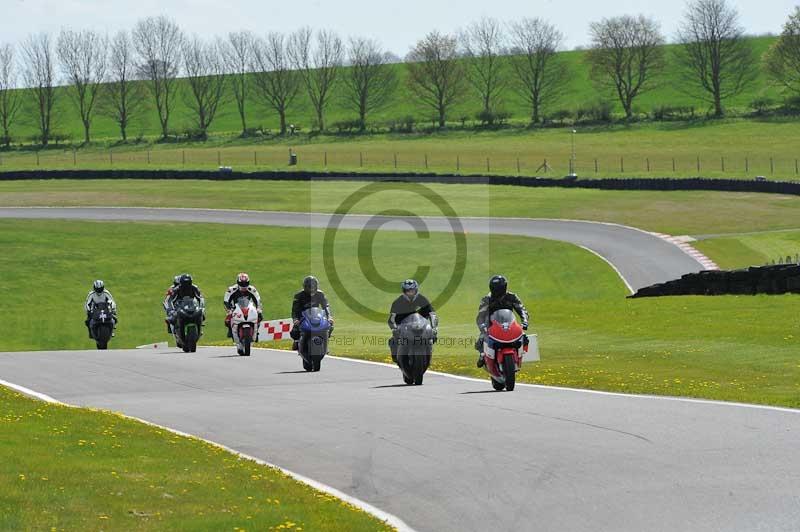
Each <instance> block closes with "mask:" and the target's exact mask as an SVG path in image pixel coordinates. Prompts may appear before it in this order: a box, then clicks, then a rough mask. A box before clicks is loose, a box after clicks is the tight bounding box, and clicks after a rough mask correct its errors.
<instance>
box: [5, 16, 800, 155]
mask: <svg viewBox="0 0 800 532" xmlns="http://www.w3.org/2000/svg"><path fill="white" fill-rule="evenodd" d="M589 36H590V43H591V44H590V47H589V49H588V51H587V52H586V55H585V62H586V66H587V68H588V69H589V74H590V79H591V80H592V82H593V84H594V85H595V87H596V88H597V90H598V91H600V92H602V93H604V94H608V95H611V96H613V97H614V98H615V99H617V100H618V101H619V104H620V106H621V107H622V109H623V110H624V112H625V116H626V118H631V117H632V116H633V114H634V110H633V109H634V102H635V101H636V99H637V98H638V97H639V96H641V95H642V94H644V93H646V92H647V91H650V90H653V89H654V88H656V87H658V86H660V85H661V84H664V83H666V82H667V80H666V79H664V78H665V76H664V74H665V72H666V67H667V65H668V64H669V63H670V62H672V63H673V64H674V65H675V66H677V67H678V70H679V72H680V79H679V80H678V87H679V88H680V90H682V91H684V92H687V93H689V94H691V95H693V96H694V97H697V98H699V99H700V100H702V101H704V102H707V103H708V104H709V106H710V107H711V108H712V109H713V114H714V115H715V116H722V115H723V114H724V112H725V108H724V103H725V101H726V100H728V99H730V98H732V97H734V96H736V95H737V94H740V93H741V92H742V91H743V90H744V89H745V88H746V87H747V86H748V85H750V84H752V83H753V82H754V81H755V80H756V77H757V74H758V69H759V68H763V69H764V70H765V71H766V72H767V73H768V74H769V76H770V77H771V79H772V80H774V81H775V82H776V83H778V84H780V85H781V86H782V87H783V88H784V89H785V90H786V91H788V92H790V93H793V94H798V95H800V7H798V8H796V9H795V11H794V13H792V14H791V15H790V16H789V19H788V20H787V22H786V24H785V25H784V28H783V31H782V33H781V34H780V36H779V37H778V39H777V40H776V42H775V43H774V44H773V46H772V47H771V48H770V49H769V51H768V52H767V53H766V54H765V56H764V57H763V58H759V57H757V55H756V53H755V51H754V49H753V45H752V42H751V41H750V40H749V39H747V38H746V36H745V32H744V28H743V27H742V26H741V24H740V21H739V15H738V13H737V11H736V10H735V9H734V8H733V7H732V6H731V5H729V4H728V3H727V1H726V0H690V1H689V3H688V4H687V5H686V11H685V13H684V16H683V19H682V21H681V23H680V25H679V29H678V31H677V33H676V35H675V42H676V46H674V47H672V48H670V49H667V48H666V47H665V46H664V45H665V44H666V38H665V36H664V35H663V33H662V32H661V30H660V26H659V24H658V22H657V21H655V20H654V19H652V18H648V17H646V16H643V15H638V16H629V15H624V16H617V17H610V18H604V19H602V20H600V21H597V22H594V23H592V24H591V25H590V28H589ZM563 42H564V35H563V33H561V32H560V31H559V30H558V29H557V28H556V27H554V26H553V25H552V24H550V23H549V22H547V21H545V20H543V19H540V18H523V19H520V20H517V21H515V22H511V23H508V24H503V23H501V22H499V21H497V20H495V19H492V18H483V19H481V20H479V21H476V22H474V23H472V24H470V25H469V26H467V27H466V28H464V29H463V30H461V31H460V32H458V33H456V34H452V35H450V34H443V33H440V32H438V31H433V32H431V33H429V34H428V35H426V36H425V37H424V38H422V39H421V40H420V41H418V42H417V43H415V44H414V46H413V47H412V48H411V50H410V52H409V53H408V55H407V57H406V58H405V66H406V69H407V76H406V79H405V84H406V88H407V89H408V91H409V92H410V93H411V94H413V95H414V96H415V97H416V100H417V101H418V102H419V103H420V104H421V105H423V106H425V107H427V108H429V109H430V110H431V111H432V112H433V113H434V114H435V116H436V122H437V123H438V125H439V127H445V124H446V122H447V118H448V115H449V113H450V112H451V110H452V108H453V106H454V105H456V104H458V103H459V102H461V101H462V100H463V99H464V98H465V97H466V96H467V95H468V94H470V93H472V94H474V95H477V96H478V97H479V98H480V102H481V107H482V108H481V110H480V113H479V117H480V119H481V120H482V121H484V122H487V123H492V122H493V121H494V120H496V119H498V118H500V119H502V111H501V108H502V98H503V95H504V94H505V93H506V91H508V90H514V91H516V92H517V93H518V94H519V95H520V96H521V97H522V98H523V99H524V101H525V102H526V105H527V106H528V109H529V119H530V123H531V124H532V125H535V124H538V123H540V122H541V121H542V120H543V117H544V116H545V111H546V110H547V109H549V108H550V106H552V105H553V103H554V102H555V101H556V100H558V98H559V96H560V95H561V94H563V93H564V92H565V91H568V90H569V83H570V80H571V72H570V67H569V65H568V64H567V63H566V61H565V60H564V58H563V57H562V56H560V55H559V54H558V53H557V52H558V51H559V50H560V49H561V48H562V46H563ZM396 61H397V59H396V58H395V57H394V56H392V55H391V54H390V53H388V52H387V51H386V50H385V49H383V47H382V46H381V44H380V43H379V42H377V41H376V40H372V39H365V38H359V37H356V38H350V39H348V40H347V42H345V41H344V40H343V39H342V38H341V37H340V36H338V35H336V34H335V33H333V32H331V31H327V30H317V31H315V30H313V29H311V28H302V29H300V30H298V31H295V32H293V33H290V34H283V33H278V32H270V33H268V34H266V35H265V36H257V35H255V34H253V33H251V32H247V31H239V32H231V33H229V34H228V35H227V36H225V37H224V38H223V37H216V38H201V37H198V36H187V35H185V33H184V32H183V31H182V30H181V28H180V27H179V26H178V24H177V23H176V22H175V21H173V20H171V19H169V18H166V17H163V16H161V17H148V18H144V19H142V20H139V21H138V22H137V23H136V24H135V26H134V27H133V29H132V30H130V31H127V30H123V31H120V32H118V33H117V34H116V35H114V36H113V37H108V36H105V35H103V34H101V33H100V32H97V31H93V30H80V31H75V30H71V29H63V30H61V31H60V32H59V34H58V35H57V36H56V37H55V38H54V37H52V36H51V35H49V34H46V33H41V34H35V35H31V36H29V37H28V38H27V39H26V40H25V41H24V42H22V43H21V44H20V45H19V46H18V47H16V48H15V47H14V46H12V45H10V44H6V45H3V46H0V126H1V127H2V133H3V138H2V139H0V140H2V143H4V144H6V145H9V144H10V142H11V132H12V128H13V126H14V124H15V123H17V121H18V118H19V115H20V110H21V109H22V108H23V105H25V106H27V107H29V108H31V109H32V110H33V115H35V117H36V128H37V132H38V135H37V136H38V138H39V141H40V142H41V144H42V145H47V144H48V142H49V141H50V140H51V137H52V135H53V132H52V126H53V122H54V112H55V109H56V107H55V104H56V102H57V100H58V99H59V98H61V97H62V95H63V94H65V93H64V92H63V91H57V90H56V89H57V87H58V86H59V85H62V84H63V85H67V86H68V87H70V90H69V91H68V92H66V94H69V97H70V99H71V101H72V104H73V108H74V111H75V112H76V113H77V115H78V116H79V117H80V121H81V124H82V125H83V130H84V141H85V142H87V143H88V142H89V141H90V140H91V127H92V121H93V118H94V117H95V116H96V114H97V113H102V114H104V115H106V116H109V117H111V118H112V119H113V120H114V122H115V123H116V125H117V126H118V128H119V133H120V137H121V138H122V140H123V141H125V140H127V138H128V128H129V126H130V124H131V122H132V121H133V120H135V119H137V118H138V117H139V116H141V115H142V113H144V112H145V111H147V110H149V109H151V108H152V109H154V110H155V114H156V115H157V117H158V123H159V126H160V131H161V136H162V137H163V138H167V137H168V136H169V134H170V133H169V132H170V121H171V119H172V114H173V110H174V109H175V102H176V98H178V97H179V96H180V97H181V98H183V99H184V100H185V104H186V106H187V107H188V108H189V109H190V111H191V114H192V117H193V122H194V127H195V128H196V132H197V136H199V137H202V138H205V136H206V135H207V132H208V129H209V128H210V126H211V124H212V123H213V122H214V120H215V118H216V116H217V114H218V112H219V110H220V108H221V106H222V105H223V104H224V103H226V102H227V100H228V99H232V100H234V101H235V103H236V109H237V111H238V114H239V118H240V121H241V130H242V133H243V134H246V133H247V132H248V117H249V116H250V110H251V107H252V105H253V104H254V103H257V104H259V105H262V106H265V107H267V108H270V109H272V110H273V111H274V112H275V113H276V114H277V115H278V118H279V122H280V133H281V134H285V133H286V132H287V128H288V125H287V112H288V109H289V108H290V105H291V104H292V102H293V101H294V100H295V99H296V98H297V96H298V95H299V94H301V93H305V94H306V96H307V98H308V100H309V101H310V102H311V104H312V107H313V110H314V114H315V120H316V124H315V127H316V128H317V129H318V130H320V131H324V130H325V129H326V120H325V116H326V115H325V113H326V109H327V107H328V105H329V104H330V102H331V99H332V95H333V88H334V87H335V86H336V85H339V86H340V88H339V92H340V93H341V94H342V95H343V96H342V97H343V98H344V103H345V104H346V106H347V107H348V108H349V109H350V110H351V112H353V114H354V116H355V117H356V119H355V121H356V125H357V128H358V129H359V130H361V131H363V130H365V128H366V125H367V120H368V117H369V116H370V115H371V114H372V113H375V112H376V111H378V110H381V109H383V108H385V107H386V106H388V105H389V103H390V102H391V98H392V95H393V93H394V92H395V91H396V90H398V86H401V84H400V83H399V81H400V80H399V79H398V76H397V69H396V68H394V65H393V63H394V62H396ZM345 67H347V68H345ZM179 76H181V77H183V78H184V79H183V87H184V88H180V87H181V85H180V84H179V82H178V80H179ZM20 80H21V81H22V86H24V87H25V88H27V89H28V90H26V91H20V90H15V88H16V87H17V85H18V83H19V81H20ZM673 81H674V80H673Z"/></svg>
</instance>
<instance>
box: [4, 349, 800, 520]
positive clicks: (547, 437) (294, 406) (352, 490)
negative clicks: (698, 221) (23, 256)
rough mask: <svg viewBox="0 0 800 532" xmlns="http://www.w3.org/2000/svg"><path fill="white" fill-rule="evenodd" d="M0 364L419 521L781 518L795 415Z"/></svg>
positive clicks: (799, 502) (383, 377)
mask: <svg viewBox="0 0 800 532" xmlns="http://www.w3.org/2000/svg"><path fill="white" fill-rule="evenodd" d="M0 378H2V379H5V380H7V381H10V382H13V383H16V384H19V385H22V386H26V387H28V388H31V389H33V390H36V391H38V392H41V393H44V394H47V395H50V396H51V397H54V398H55V399H58V400H60V401H64V402H67V403H71V404H77V405H85V406H93V407H101V408H107V409H112V410H115V411H121V412H123V413H125V414H128V415H132V416H136V417H139V418H143V419H146V420H148V421H152V422H155V423H158V424H162V425H166V426H169V427H172V428H175V429H178V430H182V431H185V432H189V433H192V434H196V435H198V436H201V437H204V438H207V439H211V440H213V441H217V442H220V443H223V444H226V445H228V446H230V447H233V448H235V449H237V450H239V451H241V452H244V453H247V454H250V455H253V456H257V457H259V458H262V459H265V460H268V461H270V462H273V463H276V464H278V465H280V466H282V467H285V468H287V469H290V470H292V471H295V472H297V473H300V474H302V475H306V476H309V477H311V478H314V479H316V480H318V481H320V482H324V483H326V484H328V485H330V486H333V487H335V488H338V489H340V490H342V491H344V492H345V493H348V494H350V495H352V496H355V497H357V498H359V499H361V500H364V501H366V502H368V503H371V504H373V505H374V506H377V507H379V508H381V509H383V510H385V511H387V512H390V513H392V514H394V515H397V516H398V517H400V518H401V519H403V520H405V521H406V522H407V523H408V524H409V525H410V526H412V527H414V528H416V529H418V530H426V531H427V530H430V531H449V530H452V531H467V530H476V531H478V530H480V531H484V530H534V529H535V530H553V531H562V530H570V531H583V530H586V531H593V532H595V531H604V530H609V531H611V530H613V531H637V532H639V531H642V530H648V531H660V530H664V531H674V530H692V531H705V530H709V531H710V530H725V531H737V530H741V531H748V532H749V531H758V530H763V531H767V530H769V531H780V530H786V531H789V530H792V531H796V530H797V525H798V523H800V457H799V456H800V455H798V452H797V442H798V441H799V440H800V411H787V410H784V411H782V410H779V409H768V408H758V407H752V408H749V407H743V406H736V405H726V404H720V403H709V402H690V401H681V400H669V399H663V398H648V397H636V396H619V395H609V394H592V393H586V392H581V391H572V390H561V389H553V388H540V387H529V386H528V387H526V386H522V387H519V388H518V389H517V390H516V391H514V392H511V393H508V392H499V393H498V392H493V391H491V386H490V384H489V382H488V380H487V381H486V382H477V381H471V380H463V379H457V378H452V377H444V376H437V375H428V376H426V379H425V384H424V385H423V386H421V387H407V386H403V385H401V384H400V382H401V379H400V373H399V370H397V369H395V368H389V367H385V366H382V365H374V364H364V363H358V362H354V361H348V360H342V359H326V360H325V361H323V367H322V372H320V373H315V374H307V373H305V372H303V371H302V370H301V368H300V362H299V359H298V358H297V356H296V355H294V354H291V353H286V352H281V351H268V350H258V351H256V352H255V353H254V355H253V356H252V357H250V358H243V357H237V356H235V352H234V349H233V347H231V348H205V349H201V350H199V351H198V353H195V354H184V353H181V352H177V351H175V350H172V351H170V350H165V351H156V350H138V351H137V350H127V351H107V352H98V351H75V352H67V351H64V352H39V353H8V354H0Z"/></svg>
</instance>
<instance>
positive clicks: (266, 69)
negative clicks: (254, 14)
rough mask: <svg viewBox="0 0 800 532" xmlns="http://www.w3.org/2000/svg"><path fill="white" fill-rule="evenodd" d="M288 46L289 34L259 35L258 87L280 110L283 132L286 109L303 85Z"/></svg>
mask: <svg viewBox="0 0 800 532" xmlns="http://www.w3.org/2000/svg"><path fill="white" fill-rule="evenodd" d="M286 48H287V47H286V38H285V37H284V36H283V35H282V34H280V33H274V32H273V33H269V34H268V35H267V37H266V38H265V39H258V40H257V41H256V45H255V47H254V48H253V59H254V61H255V68H254V69H253V70H255V84H256V88H257V89H258V93H259V95H260V96H261V98H262V100H263V101H264V102H265V104H266V105H267V106H269V107H272V108H273V109H275V111H276V112H277V113H278V117H279V118H280V131H281V135H283V134H285V133H286V110H287V109H288V107H289V104H291V103H292V101H293V100H294V98H295V96H297V92H298V90H299V89H300V77H299V74H298V72H297V71H296V70H293V69H292V67H291V64H290V61H289V56H288V53H287V50H286Z"/></svg>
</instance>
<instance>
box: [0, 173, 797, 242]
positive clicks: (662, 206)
mask: <svg viewBox="0 0 800 532" xmlns="http://www.w3.org/2000/svg"><path fill="white" fill-rule="evenodd" d="M363 186H364V184H363V183H354V182H329V183H313V184H309V183H305V182H285V181H247V180H244V181H233V182H220V181H203V180H186V181H152V180H115V181H112V180H87V181H84V180H52V181H48V180H44V181H0V205H2V206H18V207H20V206H73V207H74V206H92V205H96V206H111V205H116V206H128V207H132V206H137V207H197V208H201V207H202V208H222V209H251V210H277V211H297V212H305V211H309V210H311V211H316V212H333V211H334V210H335V209H336V208H337V207H338V206H339V205H340V204H341V202H342V201H343V200H344V198H345V197H347V196H348V195H350V194H352V193H353V192H355V191H357V190H359V189H360V188H361V187H363ZM390 186H400V187H402V188H407V187H405V186H403V185H398V184H394V185H386V186H385V187H386V188H389V187H390ZM426 186H427V187H428V188H429V189H431V190H433V191H434V192H436V193H438V194H440V195H441V196H443V197H444V198H445V199H446V200H447V202H448V204H449V205H451V206H452V207H453V209H454V210H455V211H456V213H457V214H458V215H459V216H490V215H491V216H511V217H525V218H569V219H580V220H595V221H602V222H615V223H621V224H625V225H631V226H634V227H638V228H640V229H646V230H649V231H659V232H663V233H668V234H673V235H684V234H690V235H701V234H709V233H739V232H749V231H770V230H776V229H797V228H799V227H800V198H798V197H796V196H783V195H776V194H758V193H730V192H646V191H600V190H585V189H560V188H525V187H507V186H483V185H436V184H431V185H426ZM398 198H399V199H400V200H401V201H414V199H415V198H414V196H412V195H409V196H405V195H399V194H398V193H397V192H389V191H387V192H385V193H381V194H378V195H375V196H372V197H369V198H365V199H364V200H363V201H362V202H360V203H358V205H356V207H355V208H354V210H353V212H358V213H367V214H372V213H376V212H379V211H380V210H382V209H384V208H385V206H386V202H392V201H394V200H397V199H398ZM413 207H414V209H413V210H414V212H415V213H416V214H419V215H432V216H436V215H439V216H440V215H441V214H442V213H441V211H440V210H439V209H438V208H437V207H436V206H434V205H431V204H429V203H427V202H425V201H418V202H414V203H413Z"/></svg>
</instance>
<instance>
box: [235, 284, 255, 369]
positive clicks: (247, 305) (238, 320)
mask: <svg viewBox="0 0 800 532" xmlns="http://www.w3.org/2000/svg"><path fill="white" fill-rule="evenodd" d="M231 336H233V343H234V344H236V352H237V353H239V355H240V356H244V357H249V356H250V346H251V345H252V344H253V342H255V341H256V338H257V336H258V309H257V308H256V306H255V304H254V303H253V301H252V300H251V299H250V298H249V297H240V298H239V299H237V300H236V305H235V306H234V308H233V312H231Z"/></svg>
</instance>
